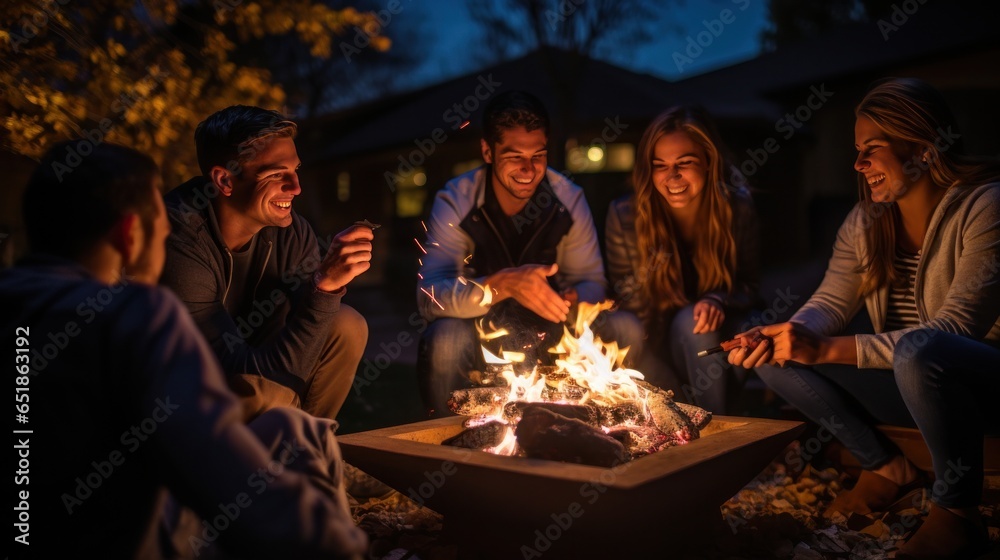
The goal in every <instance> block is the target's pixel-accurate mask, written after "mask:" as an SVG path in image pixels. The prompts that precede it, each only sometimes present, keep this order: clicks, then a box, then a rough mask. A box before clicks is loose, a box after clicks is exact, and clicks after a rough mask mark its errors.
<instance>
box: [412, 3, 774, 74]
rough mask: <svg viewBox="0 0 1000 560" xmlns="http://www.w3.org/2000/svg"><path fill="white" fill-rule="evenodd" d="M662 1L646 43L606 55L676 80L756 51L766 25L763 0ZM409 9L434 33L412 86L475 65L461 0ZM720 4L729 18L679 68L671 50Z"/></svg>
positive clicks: (681, 48)
mask: <svg viewBox="0 0 1000 560" xmlns="http://www.w3.org/2000/svg"><path fill="white" fill-rule="evenodd" d="M567 1H569V0H567ZM664 4H665V5H666V7H665V8H664V9H663V10H662V11H661V13H660V14H659V15H658V18H657V20H656V21H655V22H654V23H653V25H652V27H653V35H654V38H653V39H652V40H651V41H650V42H649V43H648V44H646V45H645V46H642V47H639V48H637V49H636V51H635V53H634V54H633V55H632V56H631V57H630V60H622V59H620V58H617V57H614V54H615V53H609V56H608V57H606V58H609V59H610V61H611V62H613V63H616V64H619V65H621V66H625V67H628V68H630V69H632V70H635V71H638V72H645V73H649V74H653V75H655V76H658V77H661V78H664V79H667V80H680V79H683V78H686V77H690V76H693V75H696V74H699V73H703V72H706V71H709V70H713V69H715V68H719V67H722V66H727V65H729V64H734V63H736V62H740V61H743V60H747V59H750V58H753V57H754V56H756V55H757V54H759V53H760V44H761V41H760V35H761V32H762V31H763V29H764V27H765V26H766V24H767V2H765V1H764V0H709V1H701V2H697V1H692V0H687V1H684V2H665V3H664ZM404 6H405V4H404ZM413 8H415V11H420V12H421V14H417V17H420V16H421V15H422V16H423V17H425V18H426V20H427V21H430V22H434V25H433V26H431V27H432V28H433V29H434V30H435V32H436V33H438V34H437V35H431V36H430V37H429V38H428V39H427V47H426V48H428V49H429V52H428V53H427V56H426V57H425V59H424V62H423V64H422V65H421V66H420V67H418V68H416V69H415V71H414V74H413V75H412V80H413V81H412V83H413V85H414V86H419V85H427V84H430V83H434V82H437V81H440V80H442V79H444V78H448V77H452V76H455V75H459V74H463V73H466V72H472V71H474V70H476V67H475V65H474V64H473V63H472V61H471V60H470V59H469V58H468V57H466V56H464V55H465V53H467V52H468V50H469V48H468V45H469V44H470V42H473V41H475V36H476V33H477V32H478V29H479V28H478V26H477V25H475V24H474V23H473V22H472V21H471V20H470V16H469V11H468V9H467V8H466V2H465V0H435V1H432V2H427V3H424V4H421V5H419V6H417V5H414V6H413ZM407 9H410V8H407ZM725 9H729V10H730V11H731V13H732V16H731V18H730V20H731V23H729V24H721V27H720V26H719V25H715V26H714V27H715V29H716V30H719V29H721V32H719V33H718V37H714V36H713V37H712V42H711V43H710V44H709V45H708V46H707V47H705V48H704V49H703V52H702V53H701V54H700V55H699V56H697V57H696V58H693V59H692V62H691V63H690V64H684V65H683V67H682V68H681V69H680V70H679V69H678V64H677V63H675V61H674V56H673V55H674V52H675V51H676V52H679V53H681V54H684V52H685V49H686V48H687V46H688V38H689V37H696V36H697V35H698V33H700V32H702V31H705V30H706V26H705V24H704V23H703V22H704V21H710V22H711V21H712V20H719V17H720V13H721V12H722V11H723V10H725ZM403 15H404V13H401V14H400V16H403ZM707 37H708V36H707V35H703V37H702V38H703V39H705V40H706V42H707ZM685 56H686V55H685ZM613 57H614V58H613Z"/></svg>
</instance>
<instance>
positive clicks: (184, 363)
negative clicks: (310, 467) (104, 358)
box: [115, 290, 367, 559]
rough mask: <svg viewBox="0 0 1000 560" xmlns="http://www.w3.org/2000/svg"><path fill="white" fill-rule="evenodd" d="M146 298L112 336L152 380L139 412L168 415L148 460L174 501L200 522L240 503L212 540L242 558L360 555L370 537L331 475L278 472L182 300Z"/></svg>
mask: <svg viewBox="0 0 1000 560" xmlns="http://www.w3.org/2000/svg"><path fill="white" fill-rule="evenodd" d="M145 293H146V294H148V299H146V300H145V301H143V302H141V303H138V302H135V303H136V305H134V306H133V305H130V306H129V309H139V310H144V311H145V312H141V313H140V312H133V313H131V314H123V320H122V321H119V322H118V323H117V324H116V325H115V330H116V335H115V339H116V340H120V341H121V342H122V351H123V352H122V359H129V360H131V362H130V367H131V368H132V371H137V372H145V373H146V374H148V376H149V377H151V378H152V379H151V382H149V383H148V384H146V386H145V387H144V388H143V390H142V401H143V402H142V403H141V404H140V405H139V406H140V409H141V410H152V409H154V408H156V407H157V406H158V405H159V406H163V407H166V409H167V410H168V411H169V417H168V418H167V419H166V420H164V421H163V422H161V423H160V424H159V425H158V427H157V429H156V431H155V432H154V433H153V437H152V438H151V440H152V441H151V444H152V446H151V448H150V451H151V452H152V454H151V456H150V457H149V459H150V462H151V464H152V465H153V469H156V470H158V471H159V472H160V473H161V474H162V476H163V477H164V479H165V481H166V483H167V485H168V486H169V487H170V489H171V491H172V492H173V493H174V495H176V496H177V497H178V498H179V499H180V500H181V501H182V502H183V503H184V504H185V505H188V506H190V507H191V508H192V509H194V510H195V511H196V512H197V513H198V514H199V515H200V516H202V517H203V518H204V519H212V518H214V517H216V516H218V515H219V514H220V509H219V508H220V504H227V505H230V507H232V506H231V504H234V503H238V504H240V505H241V506H245V507H241V508H240V509H239V510H238V511H239V515H238V516H233V517H232V522H231V525H230V526H229V527H228V529H227V530H224V531H219V539H220V542H221V543H224V544H226V545H227V546H229V547H232V549H233V550H234V551H238V552H240V553H241V554H242V555H244V556H245V557H247V558H275V557H284V558H317V559H318V558H345V557H351V558H353V557H356V556H360V555H363V554H365V552H366V550H367V536H366V535H365V534H364V532H363V531H361V530H360V529H358V528H357V527H356V526H355V525H354V523H353V521H352V520H351V518H350V515H349V513H348V511H347V509H346V507H345V504H340V503H338V502H337V499H336V493H331V492H330V491H329V488H328V487H327V485H328V484H331V480H332V479H331V480H315V481H314V480H311V479H310V478H308V477H307V476H306V475H304V474H301V473H298V472H293V471H292V470H291V469H275V465H274V464H273V463H274V461H273V460H272V458H271V456H270V454H269V453H268V452H267V450H266V449H265V447H264V446H263V445H262V444H261V442H260V440H258V439H257V437H256V436H255V435H254V434H253V433H252V432H251V431H250V429H248V428H247V427H246V426H245V425H244V424H243V422H242V410H241V407H240V406H239V404H238V401H237V400H236V397H235V396H234V395H233V394H232V393H231V392H229V390H228V389H227V388H226V385H225V381H224V380H223V376H222V373H221V371H220V370H219V367H218V365H217V362H216V360H215V357H214V355H213V353H212V351H211V350H210V349H209V347H208V346H207V345H206V344H205V342H204V340H203V339H202V338H201V337H200V336H199V335H198V334H197V331H196V330H195V327H194V324H193V323H192V321H191V318H190V317H189V316H188V314H187V313H186V312H185V311H184V310H183V308H182V306H181V304H180V302H178V301H177V299H176V298H175V297H173V296H172V294H169V293H167V292H166V291H165V290H158V291H155V292H153V291H147V292H145ZM139 297H147V296H146V295H140V296H139ZM125 354H127V358H126V357H125ZM140 377H141V378H145V375H144V376H137V379H136V380H134V382H135V383H139V382H140V381H141V380H140V379H139V378H140ZM302 416H304V415H302ZM316 421H317V422H320V423H323V422H329V421H327V420H318V419H317V420H316ZM289 444H290V445H294V444H296V442H295V441H290V442H289ZM330 445H334V446H335V445H336V443H335V442H330ZM279 466H280V465H279Z"/></svg>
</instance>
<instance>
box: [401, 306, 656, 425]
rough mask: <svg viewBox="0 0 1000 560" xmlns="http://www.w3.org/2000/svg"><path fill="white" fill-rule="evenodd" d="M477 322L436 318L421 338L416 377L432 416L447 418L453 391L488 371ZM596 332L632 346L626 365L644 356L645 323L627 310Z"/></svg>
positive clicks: (603, 321)
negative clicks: (474, 375) (474, 374)
mask: <svg viewBox="0 0 1000 560" xmlns="http://www.w3.org/2000/svg"><path fill="white" fill-rule="evenodd" d="M475 321H476V319H455V318H447V317H446V318H441V319H436V320H434V321H433V322H432V323H431V324H430V325H428V326H427V330H426V331H424V334H423V336H422V337H421V339H420V346H419V348H418V351H417V378H418V381H419V383H420V392H421V396H422V397H423V399H424V405H425V406H426V407H427V408H428V410H429V413H430V415H431V416H445V415H448V414H449V411H448V398H449V397H450V396H451V393H452V391H455V390H457V389H464V388H469V387H474V386H475V384H474V383H473V382H472V381H471V380H470V379H469V372H470V371H472V370H478V371H483V369H484V368H485V363H484V360H483V353H482V349H481V346H482V342H481V341H480V340H479V335H478V333H477V332H476V326H475ZM550 325H551V324H550ZM546 328H547V326H546ZM593 331H594V334H596V335H597V336H598V337H600V339H601V340H603V341H605V342H610V341H613V340H614V341H617V342H618V345H619V347H623V346H629V347H630V349H629V352H628V354H627V356H626V361H625V365H626V366H631V364H632V363H635V362H636V361H637V360H638V358H639V356H640V355H641V354H642V346H643V337H644V333H643V329H642V323H641V322H640V321H639V319H638V318H637V317H636V316H635V315H633V314H631V313H629V312H627V311H621V310H619V311H615V312H613V313H608V312H604V313H602V314H601V315H600V317H598V319H597V321H595V322H594V325H593Z"/></svg>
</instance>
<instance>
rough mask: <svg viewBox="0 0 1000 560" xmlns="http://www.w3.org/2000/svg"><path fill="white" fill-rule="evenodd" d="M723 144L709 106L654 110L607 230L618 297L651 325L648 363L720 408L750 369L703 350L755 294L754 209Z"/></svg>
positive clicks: (735, 328)
mask: <svg viewBox="0 0 1000 560" xmlns="http://www.w3.org/2000/svg"><path fill="white" fill-rule="evenodd" d="M722 152H723V150H722V144H721V143H720V142H719V140H718V135H717V134H716V133H715V128H714V126H712V123H711V121H710V120H709V118H708V116H707V115H706V114H705V113H704V112H703V111H701V110H699V109H695V108H692V107H674V108H672V109H669V110H667V111H666V112H664V113H663V114H661V115H660V116H658V117H657V118H656V119H655V120H653V122H652V123H650V125H649V126H648V127H647V128H646V131H645V132H644V133H643V136H642V139H641V141H640V142H639V152H638V157H637V158H636V164H635V169H634V171H633V183H634V186H635V195H634V196H628V197H624V198H621V199H619V200H616V201H614V202H613V203H612V204H611V207H610V208H609V210H608V220H607V229H606V235H605V242H606V244H607V257H608V273H609V275H610V277H611V284H612V288H613V290H614V294H615V297H616V299H617V300H618V303H619V304H620V306H621V307H622V308H624V309H627V310H629V311H632V312H633V313H635V314H636V315H638V316H639V317H640V318H641V319H643V321H644V323H645V326H646V333H647V335H648V338H649V343H648V344H647V345H646V348H647V349H648V350H649V351H648V352H646V358H647V359H646V360H644V363H643V364H642V365H641V366H640V367H641V369H642V371H643V372H644V373H646V374H647V377H648V378H649V380H650V381H651V382H653V383H654V384H657V385H661V386H663V387H665V388H671V389H678V390H679V393H680V394H681V395H679V396H681V398H684V399H685V400H687V401H688V402H692V403H693V404H697V405H698V406H701V407H703V408H706V409H708V410H711V411H713V412H715V413H718V414H725V413H726V401H727V395H729V396H732V395H733V394H734V393H735V392H736V391H737V390H738V389H739V388H740V387H741V383H740V381H741V380H742V374H745V372H743V371H742V368H733V367H730V365H729V364H728V363H726V360H725V358H724V356H722V355H716V356H712V357H711V358H708V359H704V358H698V357H697V353H698V351H699V350H701V349H704V348H710V347H712V346H716V345H718V344H719V343H720V342H722V341H723V340H725V339H726V338H729V337H730V336H732V335H733V334H735V333H737V332H740V331H741V330H743V329H746V328H747V324H746V322H745V320H746V315H747V312H748V311H749V310H750V308H751V307H753V306H754V305H756V304H757V302H758V300H759V296H758V294H757V292H758V286H759V267H758V259H757V257H758V253H759V242H758V234H757V232H758V224H757V213H756V211H755V210H754V206H753V201H752V200H751V198H750V193H749V192H748V191H747V189H745V188H742V187H735V186H732V185H731V184H729V181H728V179H729V178H730V177H731V176H732V175H733V173H734V170H733V168H731V166H729V165H727V163H726V161H725V158H724V157H723V153H722ZM650 356H657V357H658V358H659V360H658V361H659V362H660V363H650V362H652V361H653V360H650V359H648V358H649V357H650ZM662 362H666V366H664V364H663V363H662ZM666 367H669V370H667V371H666V372H664V371H663V370H664V369H666ZM657 370H659V371H657ZM734 370H739V371H734ZM670 373H672V374H673V375H670ZM675 376H676V377H680V378H682V379H681V381H682V382H683V385H681V386H679V387H678V386H676V385H678V383H677V381H675V380H673V379H671V377H675Z"/></svg>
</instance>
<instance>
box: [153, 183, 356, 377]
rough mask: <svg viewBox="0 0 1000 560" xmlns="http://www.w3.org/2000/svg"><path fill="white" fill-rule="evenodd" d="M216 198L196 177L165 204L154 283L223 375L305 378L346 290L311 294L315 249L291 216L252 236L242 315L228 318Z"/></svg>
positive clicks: (311, 236)
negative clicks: (180, 306)
mask: <svg viewBox="0 0 1000 560" xmlns="http://www.w3.org/2000/svg"><path fill="white" fill-rule="evenodd" d="M218 193H219V191H218V189H217V188H216V187H215V185H214V184H213V183H212V182H211V181H209V180H207V179H205V178H204V177H196V178H194V179H191V180H190V181H188V182H186V183H184V184H183V185H181V186H179V187H177V188H176V189H174V190H173V191H171V192H169V193H168V194H167V195H166V196H165V197H164V201H165V203H166V206H167V215H168V216H169V217H170V226H171V228H172V231H171V233H170V237H169V239H168V240H167V263H166V266H165V267H164V272H163V277H162V278H161V280H160V282H161V283H162V284H163V285H165V286H168V287H169V288H171V289H172V290H173V291H174V292H175V293H177V295H178V297H180V299H181V301H183V302H184V304H185V305H186V306H187V308H188V310H189V311H190V312H191V316H192V317H193V318H194V321H195V323H196V324H197V325H198V328H199V329H201V332H202V334H204V335H205V338H206V339H207V340H208V343H209V344H210V345H211V346H212V349H213V350H215V353H216V355H217V356H218V357H219V361H220V362H221V363H222V369H223V371H225V373H226V374H228V375H232V374H241V373H257V374H264V373H265V372H280V373H287V374H292V375H296V376H298V377H300V378H303V379H304V378H305V377H306V376H308V375H309V373H310V372H311V371H312V370H313V368H314V367H315V365H316V361H317V360H318V359H319V355H320V353H321V352H322V349H323V345H324V344H325V343H326V341H327V340H328V338H329V332H330V328H331V327H330V324H331V322H332V320H333V317H334V313H336V312H337V311H338V310H339V309H340V298H341V296H343V294H344V293H345V291H346V290H341V291H340V292H337V293H328V292H323V291H321V290H318V289H317V288H316V285H315V283H314V282H313V272H315V270H316V267H317V266H318V265H319V264H320V261H321V255H320V248H319V243H318V241H317V239H316V235H315V233H313V230H312V227H310V226H309V224H308V223H307V222H306V221H305V220H304V219H303V218H302V217H301V216H299V215H298V214H296V213H295V212H294V211H293V212H292V224H291V225H290V226H288V227H284V228H280V227H265V228H263V229H262V230H260V232H258V234H257V235H258V239H257V243H256V247H255V253H254V256H253V260H252V263H251V265H250V272H249V277H248V278H247V281H246V288H247V290H246V295H247V297H246V298H245V300H244V301H243V302H241V304H240V305H239V309H240V313H239V314H237V316H236V317H234V316H232V315H230V314H229V312H228V311H226V307H225V305H224V302H226V298H227V296H228V295H229V294H228V291H229V287H230V285H231V284H232V273H233V257H232V254H231V253H230V251H229V249H228V248H227V247H226V246H225V244H224V243H223V242H222V235H221V233H220V230H219V225H218V222H217V219H216V216H215V211H214V209H213V208H212V203H211V201H212V199H213V198H214V197H215V196H218Z"/></svg>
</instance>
